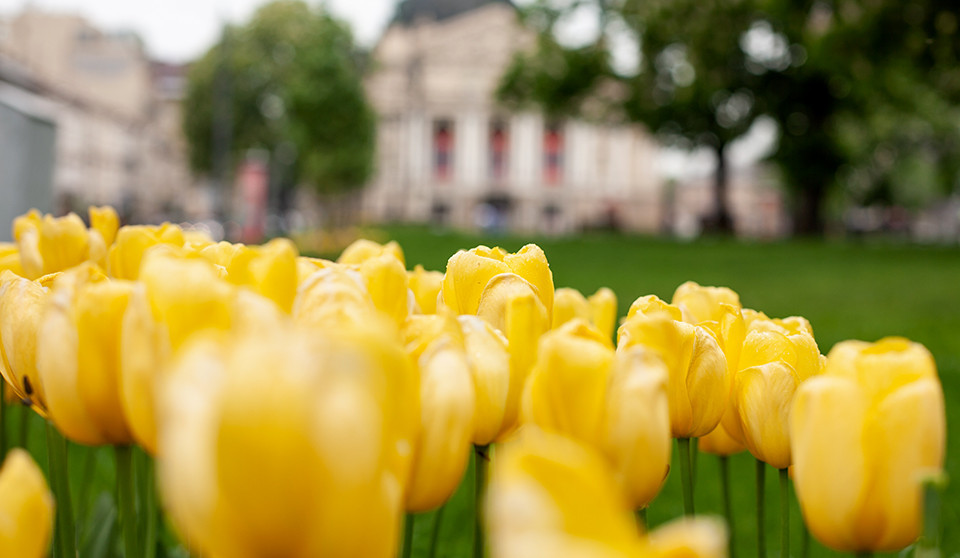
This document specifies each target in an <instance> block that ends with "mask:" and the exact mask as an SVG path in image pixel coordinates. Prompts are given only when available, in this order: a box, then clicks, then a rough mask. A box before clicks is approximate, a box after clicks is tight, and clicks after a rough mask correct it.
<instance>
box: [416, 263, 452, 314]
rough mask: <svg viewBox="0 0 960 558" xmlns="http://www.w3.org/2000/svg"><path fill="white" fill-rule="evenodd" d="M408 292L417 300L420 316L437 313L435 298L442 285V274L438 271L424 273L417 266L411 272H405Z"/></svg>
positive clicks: (418, 265)
mask: <svg viewBox="0 0 960 558" xmlns="http://www.w3.org/2000/svg"><path fill="white" fill-rule="evenodd" d="M407 279H408V283H409V284H410V290H411V291H413V296H414V297H416V299H417V307H419V308H420V313H421V314H436V313H437V296H438V295H439V294H440V287H441V285H442V284H443V274H442V273H440V272H439V271H426V270H424V269H423V266H422V265H420V264H417V265H416V267H414V268H413V271H408V272H407Z"/></svg>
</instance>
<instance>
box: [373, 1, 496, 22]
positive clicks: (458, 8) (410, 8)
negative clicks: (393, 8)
mask: <svg viewBox="0 0 960 558" xmlns="http://www.w3.org/2000/svg"><path fill="white" fill-rule="evenodd" d="M487 4H506V5H508V6H513V2H512V1H511V0H402V1H401V2H400V4H399V5H398V6H397V13H396V14H395V15H394V16H393V21H392V23H400V24H402V25H410V24H412V23H415V22H416V21H418V20H421V19H426V20H436V21H439V20H443V19H447V18H451V17H455V16H458V15H460V14H463V13H466V12H469V11H471V10H475V9H477V8H480V7H482V6H486V5H487Z"/></svg>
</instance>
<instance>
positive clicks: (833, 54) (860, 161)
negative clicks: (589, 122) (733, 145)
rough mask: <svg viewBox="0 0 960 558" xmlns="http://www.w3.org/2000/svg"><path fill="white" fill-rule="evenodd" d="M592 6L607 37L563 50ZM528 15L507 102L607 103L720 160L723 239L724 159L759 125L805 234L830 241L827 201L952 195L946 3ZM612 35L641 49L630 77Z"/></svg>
mask: <svg viewBox="0 0 960 558" xmlns="http://www.w3.org/2000/svg"><path fill="white" fill-rule="evenodd" d="M584 6H591V7H593V8H595V9H594V13H596V14H599V16H598V17H599V20H600V28H601V29H602V30H603V31H602V32H601V33H600V34H599V37H598V39H597V41H596V42H595V43H594V44H591V45H588V46H581V47H579V48H576V49H570V48H564V47H562V46H560V45H558V44H557V43H556V41H555V40H554V30H555V26H556V23H557V22H558V21H559V20H560V19H561V18H562V17H563V14H565V13H569V12H570V11H573V10H578V9H582V8H583V7H584ZM526 18H527V21H528V22H531V23H533V26H534V27H536V28H538V29H539V30H540V34H541V39H540V41H539V43H538V45H539V48H538V50H537V52H535V53H527V54H524V55H521V56H519V57H518V58H517V59H516V61H515V63H514V65H513V66H512V67H511V68H510V70H509V71H508V73H507V75H506V76H505V77H504V79H503V81H502V84H501V88H500V91H499V96H500V98H501V99H502V100H503V101H505V102H509V103H518V102H530V101H533V102H536V103H538V104H539V105H541V106H543V107H544V108H545V109H546V110H548V111H557V110H563V111H567V112H570V113H582V112H583V109H584V107H585V106H589V105H590V103H591V101H594V100H596V99H603V100H606V101H609V102H612V104H613V105H615V107H616V110H612V111H611V110H608V111H606V112H605V113H604V114H606V115H608V116H609V115H611V114H613V115H619V116H622V117H626V118H628V119H630V120H633V121H638V122H642V123H644V124H646V125H647V126H649V127H650V128H651V129H652V130H653V131H654V132H655V133H657V134H658V135H659V136H660V137H661V139H663V140H665V141H666V142H667V143H672V144H677V143H679V144H681V145H686V146H691V147H692V146H708V147H711V148H713V149H714V150H715V152H716V153H717V156H718V161H720V164H719V165H718V166H717V175H716V181H715V185H716V188H715V192H716V199H717V201H718V203H717V204H716V205H717V209H718V212H717V215H716V216H715V217H714V219H713V222H714V223H713V224H714V225H716V226H717V227H718V228H721V229H725V228H727V227H729V224H730V221H729V212H728V211H727V210H726V203H725V202H726V193H725V190H726V165H725V164H724V161H725V159H724V152H725V148H726V146H728V145H729V144H730V142H731V141H733V140H734V139H736V138H737V137H739V136H740V135H742V134H743V133H744V132H745V131H746V130H748V129H749V127H750V126H751V125H752V124H753V123H754V121H755V120H756V119H757V118H758V117H760V116H763V115H766V116H770V117H772V118H773V119H774V120H775V121H776V122H777V123H778V125H779V129H780V137H779V141H778V144H777V147H776V150H775V152H774V153H773V155H772V157H773V161H774V162H775V163H776V164H777V166H778V167H779V168H780V169H781V171H782V173H781V174H782V177H783V182H784V184H785V185H786V186H787V187H788V188H789V191H791V192H793V193H794V204H793V208H794V210H795V227H796V229H797V230H798V231H799V232H818V231H820V230H822V227H823V223H824V221H823V211H824V208H825V200H826V199H827V196H828V195H829V194H830V193H831V192H841V193H842V195H841V197H843V198H844V199H845V200H846V201H848V202H854V203H867V202H870V201H872V200H881V201H890V202H895V203H900V204H905V205H911V204H912V205H919V204H922V203H925V202H929V201H930V200H931V199H934V198H936V197H937V196H940V195H943V194H944V193H946V192H950V191H955V190H956V189H957V177H958V172H960V163H958V161H960V109H958V108H957V107H958V104H960V65H958V64H957V62H958V57H960V55H958V53H960V38H958V37H960V34H958V33H957V27H958V21H957V20H958V15H957V11H956V6H955V3H951V2H950V1H949V0H911V1H910V2H902V1H900V0H539V1H537V2H535V3H534V4H533V5H532V6H531V7H530V8H529V9H528V10H527V13H526ZM611 30H613V31H611ZM614 33H621V34H622V33H627V34H632V35H633V36H634V37H635V41H636V45H637V46H636V49H637V50H638V51H639V57H640V64H639V69H638V71H637V72H636V73H635V75H624V74H623V73H618V72H615V71H613V70H612V69H611V64H610V57H609V55H610V52H611V50H612V49H611V45H612V44H614V41H613V40H612V38H613V34H614ZM581 53H590V56H589V57H584V56H582V54H581ZM571 56H574V58H572V59H571V58H570V57H571ZM571 60H573V61H579V62H581V63H579V64H577V63H571ZM585 63H589V64H590V65H589V66H588V67H585ZM575 76H581V77H579V78H578V77H575ZM583 76H585V78H584V77H583ZM571 80H572V81H573V84H571V83H570V82H571ZM611 83H612V84H613V85H609V84H611ZM611 90H613V91H617V93H616V94H614V95H610V94H607V93H606V92H607V91H611ZM570 92H572V93H573V94H571V93H570ZM837 186H842V188H837Z"/></svg>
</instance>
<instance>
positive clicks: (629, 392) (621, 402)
mask: <svg viewBox="0 0 960 558" xmlns="http://www.w3.org/2000/svg"><path fill="white" fill-rule="evenodd" d="M612 372H613V376H612V378H611V381H610V386H609V387H608V388H607V405H608V407H607V410H606V418H605V423H606V426H605V428H604V430H605V432H604V442H603V450H604V453H605V454H606V455H607V458H608V459H609V461H610V463H611V464H612V465H613V468H614V474H615V477H616V478H617V481H618V482H619V483H620V485H621V486H622V487H623V488H624V490H625V491H626V493H627V495H628V498H629V501H630V504H631V505H632V506H633V507H634V508H644V507H646V506H648V505H649V504H650V502H651V501H653V499H654V498H656V496H657V494H659V493H660V488H661V487H662V486H663V483H664V481H666V480H667V472H668V471H669V470H670V454H671V448H672V446H671V443H670V441H671V440H670V410H669V406H668V403H667V378H668V374H667V370H666V367H664V365H663V362H662V361H661V360H660V358H659V357H657V356H656V355H655V354H654V353H653V352H652V351H649V350H646V349H643V348H642V347H632V348H629V349H626V350H624V351H621V352H619V353H617V360H616V362H614V366H613V371H612Z"/></svg>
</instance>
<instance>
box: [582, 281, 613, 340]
mask: <svg viewBox="0 0 960 558" xmlns="http://www.w3.org/2000/svg"><path fill="white" fill-rule="evenodd" d="M587 302H588V303H589V304H590V323H592V324H593V325H594V326H595V327H596V328H597V329H598V330H600V333H602V334H603V335H604V336H605V337H609V338H613V332H614V330H616V329H617V295H616V294H615V293H614V292H613V291H612V290H610V289H608V288H606V287H601V288H600V289H598V290H597V292H595V293H593V294H592V295H590V296H589V297H588V298H587Z"/></svg>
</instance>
